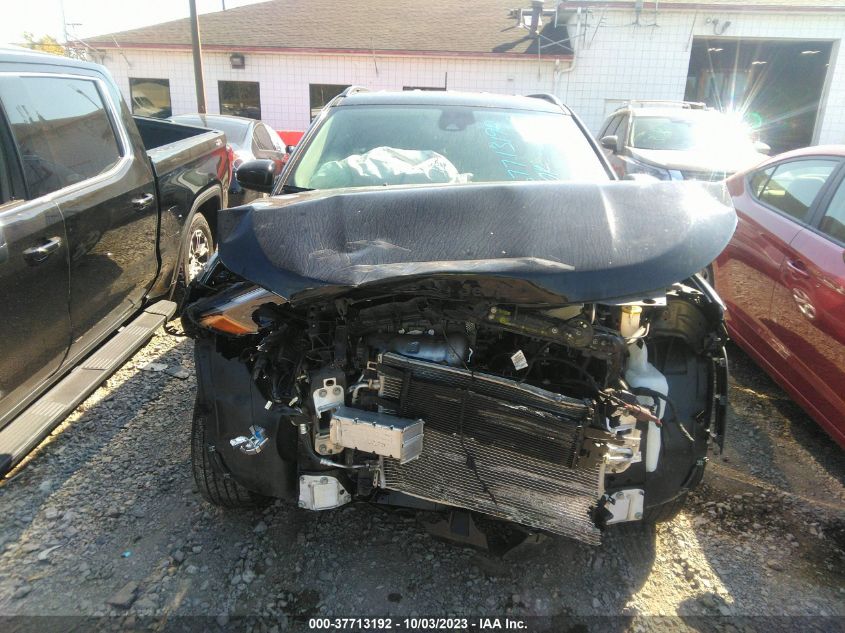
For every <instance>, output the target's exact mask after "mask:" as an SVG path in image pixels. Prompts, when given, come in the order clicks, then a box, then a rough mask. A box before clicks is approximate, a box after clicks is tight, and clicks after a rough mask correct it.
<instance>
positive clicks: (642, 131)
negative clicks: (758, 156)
mask: <svg viewBox="0 0 845 633" xmlns="http://www.w3.org/2000/svg"><path fill="white" fill-rule="evenodd" d="M631 146H632V147H635V148H637V149H659V150H676V151H699V150H701V151H706V152H710V153H712V152H713V151H719V152H720V153H733V152H736V151H743V152H745V151H752V152H753V151H755V150H754V145H753V143H752V142H751V139H750V137H749V134H748V130H747V128H746V127H745V126H744V125H742V123H741V122H739V121H735V120H733V119H731V118H730V117H728V116H725V115H723V114H720V113H716V112H712V113H711V112H702V113H700V116H684V117H671V116H637V117H634V119H633V123H632V126H631Z"/></svg>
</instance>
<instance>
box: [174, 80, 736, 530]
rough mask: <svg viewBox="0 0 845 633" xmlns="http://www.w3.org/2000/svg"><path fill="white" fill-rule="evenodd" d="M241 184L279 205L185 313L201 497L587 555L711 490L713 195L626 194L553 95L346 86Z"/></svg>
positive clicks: (667, 187)
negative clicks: (460, 522)
mask: <svg viewBox="0 0 845 633" xmlns="http://www.w3.org/2000/svg"><path fill="white" fill-rule="evenodd" d="M238 178H239V180H240V182H241V184H242V185H243V186H245V187H251V188H255V189H257V190H260V191H264V192H267V193H270V192H272V193H273V197H271V198H270V199H268V200H265V201H262V204H261V205H255V206H244V207H239V208H236V209H230V210H227V211H224V212H221V214H220V218H219V222H220V250H219V254H218V256H217V257H215V259H214V261H213V262H212V263H211V264H210V265H209V267H208V268H207V270H206V271H205V273H203V275H202V276H201V277H200V278H198V279H197V280H196V281H195V282H194V283H193V284H192V285H191V287H190V289H189V295H188V299H187V303H186V307H185V309H184V312H183V317H182V318H183V324H184V327H185V330H186V332H188V333H189V334H190V335H192V336H193V337H195V338H196V345H195V354H196V367H197V382H198V394H197V401H196V407H195V414H194V423H193V429H192V462H193V468H194V475H195V480H196V484H197V487H198V488H199V489H200V491H201V492H202V494H203V495H204V496H205V498H206V499H207V500H209V501H211V502H212V503H216V504H220V505H224V506H249V505H256V504H262V503H266V502H268V501H269V500H270V499H271V498H273V497H278V498H283V499H288V500H291V501H293V502H295V503H297V504H298V505H299V506H300V507H301V508H305V509H308V510H315V511H317V510H326V509H329V508H335V507H338V506H342V505H344V504H347V503H350V502H351V501H353V500H368V501H374V502H379V503H388V504H396V505H405V506H411V507H415V508H424V509H430V510H441V509H449V508H463V509H468V510H472V511H476V512H480V513H484V514H488V515H492V516H495V517H498V518H502V519H507V520H509V521H513V522H516V523H518V524H521V525H523V526H526V527H528V528H530V529H537V530H545V531H549V532H553V533H557V534H562V535H567V536H570V537H573V538H576V539H580V540H583V541H586V542H590V543H596V542H598V540H599V534H600V532H599V531H600V530H601V529H603V528H604V527H606V526H608V525H612V524H616V523H621V522H627V521H659V520H664V519H667V518H670V517H671V516H673V515H674V514H675V513H676V512H677V511H678V510H679V509H680V507H681V506H682V504H683V502H684V499H685V498H686V495H687V492H688V491H689V490H690V489H692V488H693V487H695V485H696V484H697V483H698V482H699V481H700V480H701V477H702V475H703V472H704V466H705V463H706V455H707V450H708V445H709V444H710V442H711V441H715V442H717V443H719V444H721V442H722V438H723V434H724V416H725V397H726V389H727V368H726V361H725V357H724V353H725V352H724V348H723V344H724V340H725V337H724V331H723V324H722V309H721V304H720V302H719V300H718V298H717V297H716V296H715V293H714V292H713V290H712V289H711V288H710V287H709V286H708V285H707V284H706V283H705V282H704V281H702V280H701V279H700V278H699V277H698V276H697V275H696V271H698V270H700V269H701V268H702V267H703V266H704V265H706V264H707V263H709V262H710V261H712V260H713V259H714V258H715V257H716V255H717V254H718V253H719V252H720V251H721V250H722V248H723V247H724V246H725V244H726V243H727V241H728V239H729V238H730V235H731V233H732V231H733V228H734V226H735V224H736V216H735V214H734V211H733V208H732V207H731V206H730V202H729V199H727V198H725V197H724V195H723V194H724V192H723V191H722V190H721V189H719V188H718V187H716V192H715V194H716V195H713V192H711V191H709V190H708V186H706V185H704V184H701V183H649V184H643V183H636V182H627V183H626V182H616V181H615V178H614V176H613V174H612V172H611V170H610V168H609V166H608V164H607V163H606V161H605V160H604V158H603V157H602V154H601V150H600V148H599V147H598V146H597V144H596V143H595V142H594V141H593V139H592V138H591V137H590V135H589V134H588V133H587V132H586V131H585V129H584V127H583V125H582V124H581V123H580V121H579V120H578V119H577V118H576V117H575V116H574V115H573V113H572V112H571V111H570V110H568V109H567V108H566V107H565V106H563V105H562V104H561V103H560V102H559V101H557V100H556V99H555V98H553V97H550V96H545V95H538V96H535V97H506V96H499V95H490V94H462V93H446V92H440V93H435V92H404V93H390V92H383V93H369V92H365V91H361V90H356V89H350V90H347V91H346V92H345V93H344V94H342V95H341V96H339V97H337V98H336V99H334V100H333V101H332V102H331V103H330V104H329V105H328V106H327V107H326V108H325V109H324V110H323V111H322V112H321V114H320V116H319V117H318V118H317V119H316V121H315V123H314V124H313V125H312V127H311V128H310V129H309V131H308V132H307V133H306V135H305V137H304V138H303V140H302V142H301V143H300V144H299V145H298V146H297V150H296V152H295V153H294V154H293V156H292V158H291V161H290V163H289V164H288V165H287V167H286V168H285V171H284V172H283V173H282V175H281V177H279V178H274V168H273V165H272V163H271V162H270V161H254V162H251V163H244V164H243V165H241V167H240V169H239V171H238ZM710 187H711V188H712V187H713V186H712V185H711V186H710ZM720 194H721V196H720ZM338 516H340V515H338Z"/></svg>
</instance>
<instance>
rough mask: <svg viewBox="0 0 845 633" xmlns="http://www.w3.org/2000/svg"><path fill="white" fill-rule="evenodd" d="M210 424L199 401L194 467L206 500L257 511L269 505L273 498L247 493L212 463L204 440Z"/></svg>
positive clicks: (193, 442)
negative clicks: (256, 509)
mask: <svg viewBox="0 0 845 633" xmlns="http://www.w3.org/2000/svg"><path fill="white" fill-rule="evenodd" d="M208 422H209V420H208V415H207V413H206V412H205V411H204V409H203V408H202V407H201V406H200V404H199V401H197V402H196V403H195V404H194V419H193V423H192V425H191V467H192V470H193V472H194V481H195V482H196V484H197V488H199V491H200V494H201V495H202V497H203V499H205V500H206V501H208V502H210V503H213V504H214V505H217V506H223V507H224V508H256V507H260V506H265V505H267V504H268V503H270V501H271V499H270V497H265V496H263V495H260V494H257V493H255V492H252V491H250V490H247V489H246V488H244V487H243V486H241V485H240V484H239V483H238V482H237V481H235V480H234V479H232V478H231V477H227V476H226V475H224V474H223V473H221V472H219V471H218V470H217V468H215V466H214V464H213V463H212V462H211V459H210V456H211V447H210V445H209V444H208V442H207V441H206V437H205V431H206V427H207V425H208Z"/></svg>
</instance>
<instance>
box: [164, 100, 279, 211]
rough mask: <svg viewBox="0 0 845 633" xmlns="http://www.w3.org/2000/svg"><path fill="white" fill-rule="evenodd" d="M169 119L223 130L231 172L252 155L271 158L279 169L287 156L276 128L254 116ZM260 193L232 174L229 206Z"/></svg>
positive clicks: (192, 116)
mask: <svg viewBox="0 0 845 633" xmlns="http://www.w3.org/2000/svg"><path fill="white" fill-rule="evenodd" d="M170 120H171V121H174V122H176V123H180V124H182V125H195V126H197V127H204V128H209V129H212V130H220V131H221V132H223V133H224V134H225V135H226V141H227V142H228V143H229V146H230V147H231V148H232V151H233V153H234V160H233V161H232V171H233V173H237V171H238V167H240V166H241V165H242V164H243V163H244V162H246V161H250V160H255V159H268V160H272V161H273V162H274V164H275V165H276V170H277V172H279V171H281V169H282V167H283V166H284V163H285V161H286V160H287V158H288V154H287V150H286V149H285V145H284V143H283V142H282V139H281V138H280V137H279V135H278V134H277V133H276V131H275V130H274V129H273V128H271V127H270V126H269V125H267V124H266V123H262V122H261V121H256V120H255V119H247V118H245V117H239V116H228V115H225V114H177V115H175V116H172V117H170ZM261 195H262V194H260V193H258V192H257V191H250V190H247V189H244V188H243V187H241V186H240V185H239V184H238V181H237V179H236V178H233V179H232V182H231V184H230V188H229V206H232V207H236V206H238V205H241V204H246V203H247V202H251V201H252V200H255V199H256V198H258V197H260V196H261Z"/></svg>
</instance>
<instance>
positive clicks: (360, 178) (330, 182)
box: [308, 147, 471, 189]
mask: <svg viewBox="0 0 845 633" xmlns="http://www.w3.org/2000/svg"><path fill="white" fill-rule="evenodd" d="M470 175H471V174H460V173H458V170H457V168H456V167H455V166H454V165H453V164H452V162H451V161H450V160H449V159H447V158H446V157H445V156H443V155H442V154H438V153H437V152H432V151H428V150H410V149H396V148H395V147H376V148H374V149H371V150H370V151H369V152H365V153H364V154H353V155H352V156H348V157H346V158H344V159H342V160H334V161H331V162H328V163H326V164H324V165H322V166H321V167H320V168H319V169H318V170H317V171H316V173H315V174H314V175H313V176H312V177H311V180H310V181H309V183H308V184H309V186H310V187H312V188H314V189H337V188H341V187H367V186H378V185H414V184H427V183H463V182H467V180H468V177H469V176H470Z"/></svg>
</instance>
